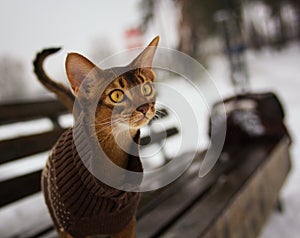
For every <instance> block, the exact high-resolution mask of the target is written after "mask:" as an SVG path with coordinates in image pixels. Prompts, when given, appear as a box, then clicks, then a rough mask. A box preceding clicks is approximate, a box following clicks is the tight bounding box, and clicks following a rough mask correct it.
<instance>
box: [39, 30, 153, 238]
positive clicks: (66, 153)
mask: <svg viewBox="0 0 300 238" xmlns="http://www.w3.org/2000/svg"><path fill="white" fill-rule="evenodd" d="M158 42H159V37H158V36H157V37H155V38H154V39H153V40H152V41H151V43H150V44H149V45H148V46H147V47H146V48H145V49H144V50H143V51H142V52H141V53H140V54H139V55H138V56H137V57H136V58H135V59H134V60H133V61H132V62H131V63H130V64H129V65H127V66H124V67H115V68H110V69H105V70H102V69H100V68H98V67H97V66H95V65H94V64H93V63H92V62H91V61H89V60H88V59H87V58H85V57H84V56H82V55H80V54H78V53H70V54H68V56H67V58H66V73H67V77H68V80H69V82H70V86H71V88H72V91H73V93H71V92H70V90H69V89H67V87H65V86H63V85H61V84H58V83H56V82H54V81H53V80H51V79H50V78H49V77H48V76H47V75H46V74H45V72H44V70H43V68H42V65H43V61H44V59H45V58H46V57H47V56H48V55H50V54H52V53H54V52H56V51H57V50H58V49H51V50H46V51H43V52H42V53H39V54H38V55H37V57H36V60H35V61H34V67H35V69H34V71H35V73H36V75H37V78H38V79H39V80H40V81H41V83H42V84H43V85H44V86H45V87H46V88H48V89H49V90H50V91H52V92H54V93H55V94H56V95H57V96H58V98H59V99H60V100H61V101H62V102H63V103H64V104H65V106H66V107H67V108H68V110H69V111H72V109H73V104H74V101H75V99H78V98H81V100H82V98H83V100H86V101H89V100H91V99H92V98H95V97H96V98H97V96H96V94H97V90H98V89H99V88H98V86H99V85H101V84H102V83H103V82H105V80H108V79H107V78H110V77H112V75H113V76H114V77H115V78H113V80H112V82H111V83H109V84H108V86H107V87H106V88H105V90H104V92H103V93H102V95H100V98H99V97H98V98H99V102H98V103H97V106H96V110H95V118H94V128H95V132H96V134H95V135H94V136H96V139H97V140H98V142H99V144H100V146H101V147H102V149H103V151H104V152H105V154H106V155H107V156H108V158H109V159H110V160H111V161H112V162H113V163H115V164H116V165H118V166H119V167H121V168H124V169H128V170H132V171H135V172H142V171H143V169H142V165H141V163H140V160H139V158H138V156H134V155H133V156H131V155H129V154H128V152H126V151H130V149H132V148H135V147H134V146H133V144H134V143H133V141H135V142H138V141H139V129H140V128H141V127H142V126H144V125H146V124H147V123H149V121H150V120H151V119H152V118H153V117H154V116H155V114H156V109H155V99H156V91H155V87H154V85H153V81H154V79H155V74H154V72H153V70H152V62H153V59H154V56H155V52H156V49H157V46H158ZM91 72H92V73H91ZM118 72H122V73H121V74H120V75H118ZM86 78H88V79H87V80H90V78H92V79H91V82H90V88H89V90H87V93H86V94H85V93H82V92H81V91H82V90H81V88H80V87H81V85H82V83H83V81H84V80H85V79H86ZM85 111H86V108H85V109H84V107H83V110H82V112H81V114H83V116H82V115H81V116H78V117H77V118H75V122H74V125H73V127H72V128H70V129H68V130H67V131H66V132H64V133H63V135H62V136H61V137H60V139H59V140H58V142H57V143H56V145H55V146H54V147H53V149H52V150H51V152H50V155H49V158H48V161H47V163H46V166H45V168H44V170H43V174H42V191H43V193H44V197H45V202H46V204H47V206H48V209H49V212H50V215H51V218H52V220H53V222H54V226H55V228H56V230H57V232H58V234H59V237H60V238H62V237H91V236H94V235H110V236H111V237H113V238H133V237H135V236H136V235H135V223H136V219H135V211H136V208H137V205H138V202H139V199H140V194H139V192H126V191H121V190H118V189H115V188H112V187H110V186H108V185H106V184H104V183H102V182H101V181H99V180H97V179H96V178H95V177H94V176H93V175H92V174H91V173H90V172H89V171H88V170H87V169H86V168H84V165H83V163H82V161H81V159H80V156H79V155H78V151H77V150H76V148H77V147H76V146H77V145H76V146H75V145H74V134H73V132H74V131H75V130H76V128H77V127H78V126H80V125H83V124H84V122H82V121H80V120H84V119H82V118H84V113H85ZM77 122H78V123H77ZM113 129H116V130H117V133H113ZM128 133H129V135H130V138H129V137H128ZM115 135H117V137H115ZM80 136H81V134H80ZM89 136H93V135H89ZM119 141H121V142H122V148H120V146H119ZM81 143H86V144H84V148H88V147H89V141H86V140H82V142H81ZM87 151H88V152H87V153H89V150H87Z"/></svg>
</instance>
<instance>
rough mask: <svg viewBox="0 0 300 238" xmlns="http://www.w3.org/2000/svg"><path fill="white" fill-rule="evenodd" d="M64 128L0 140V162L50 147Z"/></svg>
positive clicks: (9, 160)
mask: <svg viewBox="0 0 300 238" xmlns="http://www.w3.org/2000/svg"><path fill="white" fill-rule="evenodd" d="M64 131H65V129H55V130H53V131H49V132H45V133H41V134H36V135H30V136H23V137H18V138H15V139H9V140H4V141H0V151H1V155H0V164H3V163H7V162H11V161H14V160H17V159H20V158H23V157H26V156H30V155H34V154H38V153H41V152H44V151H47V150H49V149H51V148H52V147H53V145H54V143H55V142H56V141H57V139H58V138H59V137H60V135H61V134H62V133H63V132H64Z"/></svg>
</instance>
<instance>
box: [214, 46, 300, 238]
mask: <svg viewBox="0 0 300 238" xmlns="http://www.w3.org/2000/svg"><path fill="white" fill-rule="evenodd" d="M247 63H248V68H249V73H250V82H251V89H252V91H269V90H270V91H273V92H275V93H277V95H278V96H279V98H280V100H281V102H282V104H283V105H284V107H285V112H286V124H287V126H288V127H289V130H290V133H291V135H292V138H293V144H292V148H291V157H292V163H293V168H292V171H291V173H290V175H289V177H288V179H287V181H286V183H285V186H284V187H283V189H282V193H281V198H282V201H283V205H284V212H283V213H282V214H281V213H279V212H277V211H274V212H273V214H272V216H271V217H270V219H269V221H268V223H267V225H266V227H265V229H264V230H263V232H262V234H261V236H260V238H282V237H287V238H299V237H300V186H299V181H300V161H299V157H300V144H299V143H300V123H299V122H300V107H299V102H300V93H299V90H300V45H299V44H298V45H297V44H292V45H290V46H289V47H287V48H286V49H284V50H282V51H271V50H268V49H266V50H263V51H262V52H257V53H255V52H248V53H247ZM225 66H226V61H225V60H224V58H222V57H217V58H215V59H214V60H213V61H212V62H211V69H210V72H211V73H212V75H213V76H214V79H215V81H216V83H217V85H218V87H219V88H220V89H221V90H220V91H221V92H222V94H223V95H228V94H231V93H232V88H231V87H229V84H228V80H224V76H225V78H226V75H228V72H227V68H226V67H225Z"/></svg>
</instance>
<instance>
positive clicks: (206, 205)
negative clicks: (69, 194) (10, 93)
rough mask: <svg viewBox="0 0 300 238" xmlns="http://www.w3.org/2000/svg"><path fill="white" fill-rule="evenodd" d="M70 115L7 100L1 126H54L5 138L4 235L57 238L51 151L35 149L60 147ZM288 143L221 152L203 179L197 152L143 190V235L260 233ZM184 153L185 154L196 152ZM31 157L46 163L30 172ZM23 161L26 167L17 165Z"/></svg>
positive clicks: (0, 193)
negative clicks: (48, 178) (48, 170)
mask: <svg viewBox="0 0 300 238" xmlns="http://www.w3.org/2000/svg"><path fill="white" fill-rule="evenodd" d="M64 114H66V110H65V108H64V107H63V106H62V105H60V104H59V103H58V102H56V101H52V100H50V101H44V102H38V103H37V102H34V103H20V104H9V105H1V106H0V125H1V126H6V127H8V126H11V124H12V123H16V122H18V123H21V126H23V127H24V126H25V127H26V123H27V122H26V121H32V120H36V119H40V118H46V120H47V121H48V122H49V123H50V124H51V128H50V129H49V130H47V131H44V132H39V133H37V134H33V132H30V133H29V135H23V136H16V137H15V138H10V139H2V140H0V221H1V222H0V234H1V237H3V238H5V237H20V238H21V237H47V238H50V237H57V235H56V233H55V231H54V229H53V226H52V222H51V220H50V217H49V214H48V211H47V208H46V206H45V205H44V201H43V197H42V195H41V193H40V175H41V166H42V165H43V163H44V162H45V160H46V158H47V153H44V154H42V155H40V156H39V157H37V158H33V159H32V155H36V154H39V153H41V152H44V151H47V150H49V149H50V148H51V147H52V146H53V144H54V143H55V141H56V140H57V138H58V137H59V136H60V134H61V133H62V132H63V131H64V130H65V128H63V127H62V126H61V122H60V119H59V117H60V116H62V115H64ZM162 114H164V115H165V114H167V112H166V111H165V112H163V113H162ZM33 123H35V122H33ZM15 126H16V125H15ZM0 130H1V127H0ZM177 133H178V130H177V128H169V129H168V130H167V137H171V136H173V135H176V134H177ZM0 136H1V135H0ZM162 136H164V135H163V134H160V133H156V134H155V135H154V136H153V137H152V140H151V139H150V137H147V136H146V137H144V138H143V139H142V144H148V143H160V142H161V140H162V139H164V138H162ZM153 138H155V140H154V139H153ZM289 144H290V142H289V139H288V138H287V137H283V138H282V139H281V140H277V141H264V142H262V141H260V142H258V143H251V144H248V145H246V146H245V147H243V148H233V149H231V150H230V152H229V153H227V154H225V153H224V154H222V155H221V158H220V160H219V161H218V163H217V164H216V165H215V166H214V168H213V170H212V171H211V172H210V173H209V174H208V175H207V176H205V177H204V178H199V177H198V171H199V168H200V165H201V161H202V160H203V156H204V155H205V152H198V153H197V155H196V157H195V159H194V160H193V163H192V164H191V166H190V167H189V168H188V169H187V170H186V171H185V173H184V174H183V175H182V176H180V178H178V179H177V180H176V181H174V182H173V183H171V184H169V185H168V186H165V187H163V188H161V189H158V190H155V191H151V192H147V193H143V196H142V200H141V203H140V205H139V209H138V212H137V219H138V223H137V237H142V238H150V237H153V238H154V237H189V238H190V237H191V238H193V237H202V238H203V237H204V238H216V237H219V238H221V237H222V238H226V237H228V238H231V237H241V238H248V237H257V235H258V234H259V232H260V230H261V229H262V226H263V224H264V222H265V221H266V219H267V217H268V216H269V215H270V213H271V211H272V210H273V208H274V207H275V206H276V203H277V201H278V194H279V190H280V188H281V186H282V184H283V182H284V180H285V178H286V176H287V174H288V171H289V169H290V158H289ZM180 156H181V157H182V160H184V159H186V158H187V157H188V156H191V155H190V154H189V153H186V154H182V155H180ZM28 157H29V158H28ZM32 160H34V161H35V162H36V161H40V162H39V165H38V166H36V167H35V168H34V169H29V170H26V171H25V167H26V164H27V162H28V163H31V161H32ZM17 163H21V164H20V167H21V169H20V168H18V169H16V170H18V171H13V170H12V169H11V168H15V167H16V166H15V165H16V164H17ZM23 167H24V171H23V169H22V168H23ZM14 170H15V169H14Z"/></svg>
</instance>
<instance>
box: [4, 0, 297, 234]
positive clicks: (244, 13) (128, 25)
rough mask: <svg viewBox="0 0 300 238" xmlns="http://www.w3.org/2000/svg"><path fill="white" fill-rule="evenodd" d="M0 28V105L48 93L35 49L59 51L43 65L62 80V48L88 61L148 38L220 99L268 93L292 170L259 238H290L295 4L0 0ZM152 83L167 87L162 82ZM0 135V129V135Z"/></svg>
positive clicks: (272, 0)
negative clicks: (197, 68) (281, 113)
mask: <svg viewBox="0 0 300 238" xmlns="http://www.w3.org/2000/svg"><path fill="white" fill-rule="evenodd" d="M0 30H1V41H0V43H1V44H0V103H4V102H15V101H26V100H40V99H44V98H49V97H53V96H52V95H51V94H50V93H49V92H47V91H46V90H45V89H44V88H43V87H42V86H41V85H40V83H39V82H38V81H37V80H36V78H35V75H34V74H33V71H32V70H33V66H32V60H33V59H34V57H35V55H36V53H37V52H39V51H40V50H42V49H43V48H46V47H62V50H61V51H60V52H59V53H58V54H56V55H54V56H52V57H51V60H48V61H47V62H46V66H45V68H46V71H47V72H48V73H49V75H50V76H51V77H52V78H54V79H56V80H57V81H61V82H63V83H66V84H67V81H66V76H65V72H64V60H65V57H66V54H67V53H68V52H71V51H75V52H80V53H81V54H83V55H85V56H87V57H88V58H90V59H91V60H92V61H94V62H96V63H97V62H100V61H101V60H103V59H105V58H106V57H108V56H111V55H113V54H116V53H118V52H121V51H123V50H126V49H130V48H134V47H141V46H144V45H146V44H147V43H148V42H149V41H150V40H151V39H152V38H153V37H154V36H156V35H159V36H160V37H161V42H160V46H161V47H168V48H172V49H177V50H179V51H182V52H184V53H186V54H188V55H190V56H191V57H193V58H195V59H197V60H198V61H199V62H200V63H201V64H202V65H204V66H205V67H206V69H207V70H208V71H209V73H210V74H211V75H212V77H213V79H214V81H215V83H216V86H217V88H218V90H219V91H220V94H221V95H222V96H223V97H227V96H230V95H233V94H235V93H236V92H243V91H253V92H259V91H273V92H275V93H277V94H278V96H279V97H280V99H281V101H282V103H283V105H284V107H285V111H286V114H287V117H286V123H287V125H288V127H289V129H290V132H291V134H292V137H293V147H292V158H293V170H292V172H291V174H290V176H289V178H288V181H287V183H286V186H285V187H284V189H283V193H282V199H283V202H284V207H285V211H284V213H283V214H279V213H277V212H274V214H273V215H272V217H271V218H270V219H269V222H268V224H267V226H266V227H265V229H264V231H263V233H262V234H261V238H269V237H272V238H276V237H278V238H279V237H280V238H281V237H289V238H293V237H295V238H296V237H299V235H300V222H299V221H300V201H299V199H298V198H299V197H300V190H299V186H298V181H299V180H300V163H299V162H298V161H297V158H298V157H299V156H300V149H299V140H300V125H299V121H300V108H299V106H298V105H297V104H298V100H299V99H300V98H299V93H298V90H299V88H300V82H299V80H300V79H299V75H300V67H299V63H300V44H299V43H300V1H299V0H127V1H117V0H111V1H103V0H100V1H99V0H98V1H96V0H88V1H71V0H65V1H59V0H52V1H45V0H43V1H41V0H39V1H38V0H27V1H18V0H2V1H0ZM125 63H127V62H125ZM158 80H166V81H170V83H172V82H171V81H172V78H171V77H170V76H163V77H161V78H160V79H158ZM198 80H199V81H201V75H199V79H198ZM186 93H188V92H186ZM203 124H207V122H206V121H204V122H203ZM9 133H11V129H7V128H3V127H0V139H3V138H7V136H8V134H9Z"/></svg>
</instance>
